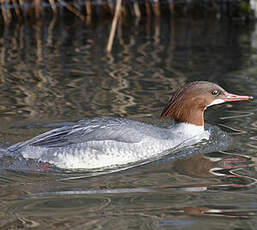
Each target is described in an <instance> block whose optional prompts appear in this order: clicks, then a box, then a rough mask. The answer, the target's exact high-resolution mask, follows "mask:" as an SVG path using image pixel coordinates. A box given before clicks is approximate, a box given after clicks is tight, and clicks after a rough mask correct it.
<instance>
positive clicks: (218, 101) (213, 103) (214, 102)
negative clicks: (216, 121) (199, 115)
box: [207, 99, 225, 107]
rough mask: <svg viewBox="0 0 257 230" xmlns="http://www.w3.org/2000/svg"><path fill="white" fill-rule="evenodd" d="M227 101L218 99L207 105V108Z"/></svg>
mask: <svg viewBox="0 0 257 230" xmlns="http://www.w3.org/2000/svg"><path fill="white" fill-rule="evenodd" d="M224 102H225V101H224V100H222V99H216V100H214V101H213V102H212V103H211V104H209V105H207V107H209V106H212V105H217V104H221V103H224Z"/></svg>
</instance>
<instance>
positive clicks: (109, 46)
mask: <svg viewBox="0 0 257 230" xmlns="http://www.w3.org/2000/svg"><path fill="white" fill-rule="evenodd" d="M120 9H121V0H117V2H116V7H115V13H114V17H113V19H112V26H111V31H110V35H109V39H108V43H107V47H106V51H107V52H108V53H110V52H111V51H112V44H113V39H114V35H115V31H116V27H117V22H118V19H119V16H120Z"/></svg>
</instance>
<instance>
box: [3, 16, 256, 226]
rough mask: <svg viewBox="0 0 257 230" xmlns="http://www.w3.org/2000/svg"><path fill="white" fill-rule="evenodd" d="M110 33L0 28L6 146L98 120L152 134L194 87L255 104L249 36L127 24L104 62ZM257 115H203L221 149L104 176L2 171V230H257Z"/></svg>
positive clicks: (192, 25)
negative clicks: (165, 112) (216, 130)
mask: <svg viewBox="0 0 257 230" xmlns="http://www.w3.org/2000/svg"><path fill="white" fill-rule="evenodd" d="M109 29H110V24H109V22H108V21H106V22H101V23H96V24H93V25H92V24H91V25H86V24H83V23H82V22H80V21H77V20H69V21H67V22H57V21H54V20H52V21H48V22H45V23H41V24H40V23H39V24H29V23H28V24H25V25H10V26H8V27H5V28H1V29H0V36H1V37H0V73H1V74H0V85H1V90H0V116H1V122H0V128H1V130H0V141H1V142H2V145H3V146H5V145H8V144H12V143H16V142H18V141H23V140H26V139H28V138H30V137H32V136H34V135H37V134H39V133H41V132H43V131H46V130H48V129H49V128H52V127H56V126H58V125H60V124H65V122H70V121H76V120H80V119H86V118H89V117H94V116H124V117H127V118H131V119H140V120H145V121H149V120H150V121H154V122H155V123H157V122H158V119H159V115H160V112H161V110H162V107H163V106H164V104H165V103H166V102H167V100H168V99H169V98H170V96H171V94H172V93H173V92H174V91H175V90H176V89H177V88H178V87H180V86H181V85H183V84H184V83H185V82H189V81H193V80H209V81H214V82H217V83H218V84H220V85H221V86H223V87H224V88H225V89H227V90H228V91H229V92H233V93H236V94H246V95H252V96H254V97H257V64H256V63H257V50H256V48H257V29H255V26H254V25H246V24H242V23H240V22H239V23H228V22H221V21H216V20H212V21H207V20H202V21H194V22H192V21H186V20H175V21H174V20H171V19H160V20H157V19H154V18H152V19H151V20H149V19H148V20H147V19H142V20H139V21H134V20H130V21H123V22H122V23H120V25H119V28H118V33H117V37H116V40H115V42H114V47H113V53H112V54H110V55H107V54H106V53H105V52H104V49H105V46H106V42H107V39H108V33H109ZM256 105H257V102H256V101H252V102H235V103H229V104H224V105H218V106H215V107H212V108H209V109H208V111H206V121H207V122H208V123H209V124H211V126H213V125H217V126H219V127H220V128H221V129H222V130H223V131H225V132H227V133H229V135H230V136H231V137H232V138H233V144H232V145H230V147H229V148H227V149H226V150H224V148H220V151H217V150H214V149H210V150H209V151H204V152H202V153H198V154H196V153H194V154H189V155H187V156H185V157H179V158H176V159H174V158H172V159H169V158H165V159H163V160H159V161H156V162H153V163H151V164H147V165H144V166H140V167H135V168H131V169H128V170H123V171H119V172H115V173H107V174H103V173H91V174H88V173H85V172H64V171H53V172H36V171H35V170H28V168H26V169H25V168H24V169H17V170H14V168H9V169H8V167H5V168H4V166H5V165H3V164H2V167H1V170H0V228H1V229H17V228H21V229H22V228H32V229H33V228H36V229H46V228H50V229H53V228H56V229H100V228H103V229H133V228H134V229H247V230H248V229H256V225H257V221H256V220H257V218H256V216H257V188H256V180H257V175H256V167H257V154H256V150H257V144H256V141H257V122H256V120H257V115H256ZM60 122H61V123H60ZM160 125H162V124H160ZM218 136H219V135H218ZM219 137H220V136H219ZM219 143H221V140H220V142H219Z"/></svg>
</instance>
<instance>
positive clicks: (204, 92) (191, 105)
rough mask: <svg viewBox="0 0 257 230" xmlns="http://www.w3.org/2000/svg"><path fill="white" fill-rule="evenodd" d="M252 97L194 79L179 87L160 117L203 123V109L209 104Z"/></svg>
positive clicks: (195, 123) (176, 120) (200, 124)
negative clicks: (232, 92) (231, 92)
mask: <svg viewBox="0 0 257 230" xmlns="http://www.w3.org/2000/svg"><path fill="white" fill-rule="evenodd" d="M249 99H252V97H249V96H239V95H235V94H230V93H228V92H226V91H225V90H224V89H223V88H221V87H220V86H218V85H217V84H215V83H212V82H208V81H195V82H191V83H189V84H186V85H184V86H183V87H182V88H181V89H179V90H178V91H177V92H176V93H175V94H174V95H173V97H172V98H171V99H170V101H169V102H168V104H167V105H166V106H165V108H164V109H163V111H162V114H161V118H162V119H164V118H167V117H172V118H173V119H174V120H175V122H177V123H179V122H185V123H190V124H194V125H198V126H202V125H204V117H203V114H204V110H205V109H206V108H207V107H208V106H211V105H215V104H220V103H223V102H228V101H241V100H249Z"/></svg>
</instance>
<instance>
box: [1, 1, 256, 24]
mask: <svg viewBox="0 0 257 230" xmlns="http://www.w3.org/2000/svg"><path fill="white" fill-rule="evenodd" d="M118 2H119V0H0V7H1V21H0V23H2V24H3V23H4V24H8V23H10V22H11V21H14V20H15V21H23V20H27V19H32V20H34V19H37V20H40V19H41V18H43V17H44V16H45V15H48V16H49V15H52V16H54V17H57V16H63V15H65V14H73V15H75V16H76V17H79V18H80V19H81V20H87V21H90V20H92V19H95V18H97V17H108V16H109V17H112V16H113V15H115V6H116V5H117V3H118ZM250 4H251V2H250V0H121V8H120V12H121V15H122V16H134V17H142V16H148V17H150V16H156V17H159V16H161V15H172V16H174V15H175V16H192V17H207V16H215V17H230V18H240V19H250V18H251V17H252V15H253V10H251V5H250Z"/></svg>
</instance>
